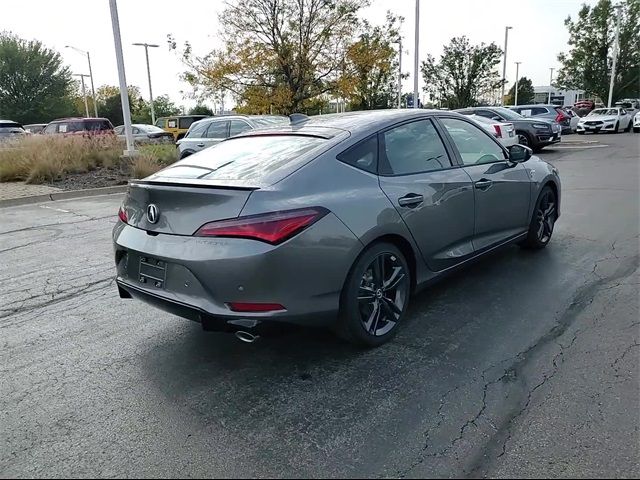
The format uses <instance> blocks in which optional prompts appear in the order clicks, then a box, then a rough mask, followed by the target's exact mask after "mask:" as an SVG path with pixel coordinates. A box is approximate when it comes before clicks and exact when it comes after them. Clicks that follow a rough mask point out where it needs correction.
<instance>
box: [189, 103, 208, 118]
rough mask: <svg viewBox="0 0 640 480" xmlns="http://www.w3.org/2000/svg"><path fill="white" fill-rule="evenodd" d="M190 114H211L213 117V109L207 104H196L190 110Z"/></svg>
mask: <svg viewBox="0 0 640 480" xmlns="http://www.w3.org/2000/svg"><path fill="white" fill-rule="evenodd" d="M189 115H209V116H210V117H213V110H211V109H210V108H209V107H207V106H206V105H196V106H195V107H193V108H192V109H191V110H189Z"/></svg>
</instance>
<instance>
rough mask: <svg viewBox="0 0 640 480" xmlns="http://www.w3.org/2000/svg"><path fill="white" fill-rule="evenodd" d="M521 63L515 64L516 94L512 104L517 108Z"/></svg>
mask: <svg viewBox="0 0 640 480" xmlns="http://www.w3.org/2000/svg"><path fill="white" fill-rule="evenodd" d="M521 63H522V62H516V94H515V99H514V101H513V104H514V105H515V106H516V107H517V106H518V79H519V78H520V77H519V73H520V72H519V70H520V64H521Z"/></svg>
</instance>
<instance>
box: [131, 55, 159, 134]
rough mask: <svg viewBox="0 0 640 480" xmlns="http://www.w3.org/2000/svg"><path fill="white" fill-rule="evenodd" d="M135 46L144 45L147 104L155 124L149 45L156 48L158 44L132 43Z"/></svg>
mask: <svg viewBox="0 0 640 480" xmlns="http://www.w3.org/2000/svg"><path fill="white" fill-rule="evenodd" d="M134 45H135V46H137V47H144V55H145V57H146V58H147V78H148V80H149V102H150V103H149V105H150V106H151V123H152V124H154V125H155V124H156V112H155V109H154V108H153V91H152V90H151V69H150V68H149V47H151V48H158V47H159V46H160V45H155V44H153V43H134Z"/></svg>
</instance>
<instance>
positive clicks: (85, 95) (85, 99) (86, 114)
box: [73, 73, 89, 118]
mask: <svg viewBox="0 0 640 480" xmlns="http://www.w3.org/2000/svg"><path fill="white" fill-rule="evenodd" d="M73 76H74V77H80V80H82V98H84V111H85V117H86V118H88V117H89V105H88V104H87V92H86V90H85V88H84V77H88V76H89V75H86V74H84V73H74V74H73Z"/></svg>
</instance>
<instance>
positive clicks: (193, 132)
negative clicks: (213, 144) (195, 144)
mask: <svg viewBox="0 0 640 480" xmlns="http://www.w3.org/2000/svg"><path fill="white" fill-rule="evenodd" d="M208 126H209V123H207V122H199V123H194V124H193V125H192V126H191V128H189V131H188V132H187V134H186V135H185V138H202V137H204V132H206V131H207V127H208Z"/></svg>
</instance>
